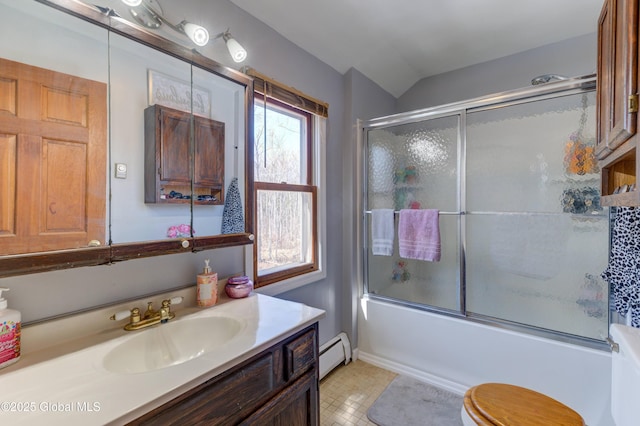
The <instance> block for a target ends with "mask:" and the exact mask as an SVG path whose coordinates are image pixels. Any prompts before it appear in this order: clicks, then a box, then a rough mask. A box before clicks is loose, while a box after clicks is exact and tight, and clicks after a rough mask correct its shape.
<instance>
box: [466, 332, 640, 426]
mask: <svg viewBox="0 0 640 426" xmlns="http://www.w3.org/2000/svg"><path fill="white" fill-rule="evenodd" d="M610 334H611V338H612V339H613V341H614V342H615V345H617V350H616V349H614V351H613V352H612V356H611V363H612V364H611V366H612V369H611V414H612V416H613V420H614V422H615V425H616V426H632V425H638V424H639V423H638V422H639V420H638V419H639V414H638V410H637V401H636V400H635V399H636V398H637V395H640V329H637V328H632V327H629V326H626V325H622V324H612V325H611V327H610ZM461 415H462V423H463V424H464V425H465V426H475V425H482V426H515V425H517V426H534V425H537V426H543V425H564V426H573V425H575V426H584V425H585V424H586V423H585V421H584V419H583V418H582V417H581V416H580V414H578V413H577V412H575V411H574V410H573V409H571V408H570V407H568V406H566V405H564V404H563V403H561V402H560V401H557V400H555V399H553V398H551V397H549V396H547V395H544V394H541V393H539V392H536V391H533V390H531V389H527V388H523V387H520V386H515V385H511V384H506V383H483V384H480V385H477V386H473V387H472V388H470V389H469V390H467V392H466V393H465V395H464V402H463V406H462V410H461Z"/></svg>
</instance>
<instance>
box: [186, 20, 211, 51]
mask: <svg viewBox="0 0 640 426" xmlns="http://www.w3.org/2000/svg"><path fill="white" fill-rule="evenodd" d="M181 28H182V31H184V33H185V34H186V35H187V37H189V38H190V39H191V41H192V42H194V43H195V44H197V45H198V46H204V45H205V44H207V43H208V42H209V31H207V29H206V28H205V27H201V26H200V25H196V24H192V23H191V22H183V23H182V24H181Z"/></svg>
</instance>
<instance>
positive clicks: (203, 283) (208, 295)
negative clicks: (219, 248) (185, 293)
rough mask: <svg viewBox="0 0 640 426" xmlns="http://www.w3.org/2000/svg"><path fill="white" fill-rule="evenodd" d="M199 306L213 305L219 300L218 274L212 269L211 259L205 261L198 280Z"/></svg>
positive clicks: (197, 297) (197, 296)
mask: <svg viewBox="0 0 640 426" xmlns="http://www.w3.org/2000/svg"><path fill="white" fill-rule="evenodd" d="M196 285H197V289H196V299H197V302H198V306H213V305H215V304H216V302H217V301H218V274H217V273H215V272H212V271H211V268H210V267H209V259H207V260H205V261H204V270H203V271H202V273H201V274H198V277H197V280H196Z"/></svg>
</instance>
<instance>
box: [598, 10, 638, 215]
mask: <svg viewBox="0 0 640 426" xmlns="http://www.w3.org/2000/svg"><path fill="white" fill-rule="evenodd" d="M638 29H639V27H638V2H637V0H606V1H605V3H604V5H603V8H602V12H601V14H600V18H599V20H598V85H597V94H596V96H597V132H596V133H597V135H596V140H597V145H596V155H597V157H598V160H599V166H600V168H601V170H602V186H601V194H602V198H601V204H602V205H605V206H614V205H619V206H620V205H626V206H632V205H639V204H640V197H639V196H638V194H639V193H640V191H638V190H637V189H636V190H635V191H624V189H627V188H629V187H631V185H635V184H636V176H637V175H638V173H637V163H636V151H637V146H638V139H639V138H640V136H639V135H638V133H637V130H636V128H637V115H638ZM621 189H622V190H623V191H622V192H621Z"/></svg>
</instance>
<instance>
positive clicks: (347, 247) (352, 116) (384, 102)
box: [342, 68, 396, 348]
mask: <svg viewBox="0 0 640 426" xmlns="http://www.w3.org/2000/svg"><path fill="white" fill-rule="evenodd" d="M344 81H345V91H344V103H345V120H344V140H345V143H344V144H343V146H342V159H343V186H342V187H343V194H342V210H343V219H344V220H343V222H342V250H343V253H344V256H343V265H342V269H343V271H342V282H343V286H342V294H343V298H344V300H345V302H344V304H343V306H342V322H343V328H342V330H343V331H345V332H346V333H347V334H348V335H349V338H350V339H351V344H352V346H353V347H354V348H356V347H357V346H358V333H357V322H356V319H357V316H358V309H357V303H358V298H357V297H356V295H358V294H359V286H358V284H359V283H360V282H362V279H361V277H360V275H361V264H360V252H359V251H357V249H358V244H357V242H358V241H359V239H360V234H359V233H358V229H359V228H358V224H359V221H360V218H361V216H360V214H359V212H360V211H362V209H361V203H360V195H359V194H360V192H359V190H358V189H359V188H360V186H361V185H362V181H361V176H360V175H359V173H357V171H358V170H361V168H360V166H359V161H360V160H361V158H360V157H361V155H360V153H361V152H362V150H361V147H360V146H359V144H358V142H359V140H358V136H359V133H360V128H359V127H358V120H368V119H371V118H376V117H381V116H385V115H390V114H393V113H394V112H395V108H396V99H395V98H394V97H393V96H392V95H391V94H389V93H388V92H386V91H384V90H383V89H381V88H380V87H379V86H378V85H377V84H375V83H374V82H373V81H371V80H370V79H368V78H367V77H366V76H364V75H363V74H362V73H361V72H359V71H358V70H356V69H353V68H352V69H350V70H349V71H348V72H347V73H346V74H345V75H344Z"/></svg>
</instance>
